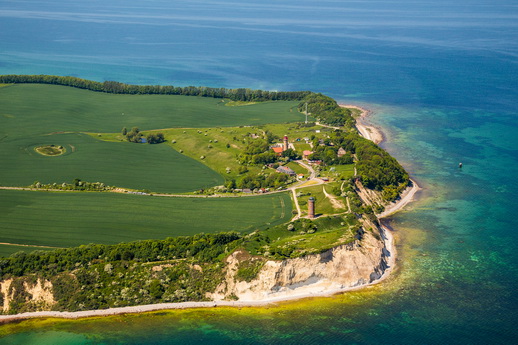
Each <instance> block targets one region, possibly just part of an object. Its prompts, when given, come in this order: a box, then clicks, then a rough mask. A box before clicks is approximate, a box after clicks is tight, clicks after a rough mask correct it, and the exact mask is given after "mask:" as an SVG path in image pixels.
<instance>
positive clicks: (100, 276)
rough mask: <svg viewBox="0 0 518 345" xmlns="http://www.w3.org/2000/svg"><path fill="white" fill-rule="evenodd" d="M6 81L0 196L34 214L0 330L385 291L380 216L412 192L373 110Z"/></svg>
mask: <svg viewBox="0 0 518 345" xmlns="http://www.w3.org/2000/svg"><path fill="white" fill-rule="evenodd" d="M0 83H3V84H2V87H1V88H0V94H2V93H4V95H3V96H5V97H8V98H6V99H10V100H11V102H8V103H9V104H8V105H7V106H6V110H4V113H3V114H2V115H3V117H0V123H1V122H6V124H8V125H9V126H2V128H7V129H8V130H7V131H6V130H4V131H6V132H5V133H0V135H1V136H2V138H3V139H2V140H3V141H4V145H3V148H2V150H4V151H2V152H0V156H2V155H3V156H2V157H3V158H4V156H5V158H6V159H8V158H7V157H8V155H10V156H13V152H17V153H16V154H17V155H18V157H17V159H18V161H19V162H22V165H21V167H20V170H19V171H16V169H13V170H14V171H12V172H8V173H2V174H0V193H2V194H3V195H4V196H5V198H3V199H4V200H6V199H7V198H11V200H12V202H15V203H16V202H17V203H20V205H22V204H27V203H30V204H33V205H35V207H33V208H24V207H21V208H17V210H16V211H14V212H10V213H9V214H7V215H5V216H4V217H5V218H4V219H3V220H4V223H5V224H9V227H10V228H12V229H13V231H12V233H10V232H5V233H3V234H1V235H2V236H3V237H2V238H0V242H3V243H2V244H1V245H0V246H1V248H0V249H2V248H3V249H2V250H3V252H4V253H5V254H4V257H3V258H0V275H1V277H0V306H2V313H3V314H5V315H1V316H0V321H1V320H4V321H10V320H14V319H24V318H30V317H44V316H51V317H69V318H76V317H86V316H94V315H112V314H116V313H133V312H142V311H150V310H157V309H171V308H187V307H207V306H211V307H212V306H219V305H229V306H246V305H264V304H268V303H272V302H276V301H281V300H288V299H294V298H303V297H310V296H311V297H313V296H325V295H330V294H334V293H337V292H341V291H346V290H349V289H356V288H360V287H363V286H366V285H369V284H373V283H377V282H379V281H381V280H382V279H384V278H385V277H386V276H387V274H388V273H389V272H390V270H391V269H393V267H394V265H395V256H396V252H395V247H394V244H393V239H392V236H391V234H390V230H388V229H386V228H385V227H384V226H383V225H382V223H381V222H380V218H382V217H385V216H387V215H389V214H391V213H393V212H396V211H397V210H398V209H400V208H401V207H403V206H404V205H405V204H406V203H408V202H409V201H410V200H411V199H412V198H413V196H414V194H415V192H416V190H417V189H418V186H417V184H415V183H414V182H412V181H411V180H410V179H409V177H408V174H407V173H406V172H405V171H404V169H403V168H402V167H401V166H400V165H399V163H398V162H397V161H396V160H395V159H393V158H392V157H390V155H388V154H387V153H386V152H385V151H384V150H382V149H381V148H380V147H379V146H377V145H376V144H375V143H379V142H380V141H381V140H382V136H381V135H380V133H379V132H378V131H377V130H376V129H375V128H372V127H369V126H367V125H365V123H363V122H362V119H363V117H364V116H366V115H367V111H366V110H364V109H362V108H359V107H355V106H350V105H346V106H339V105H338V104H337V103H336V101H334V100H333V99H331V98H329V97H327V96H324V95H321V94H315V93H312V92H308V91H303V92H268V91H261V90H248V89H234V90H226V89H213V88H201V87H200V88H197V87H189V88H176V87H172V86H170V87H162V86H133V85H126V84H121V83H116V82H105V83H97V82H93V81H86V80H82V79H78V78H72V77H57V76H0ZM85 89H86V90H85ZM92 91H94V92H92ZM28 92H30V93H31V95H32V96H33V97H32V99H33V100H32V102H33V103H32V104H29V105H27V104H26V103H25V102H26V99H25V98H24V95H26V94H27V93H28ZM188 96H189V97H188ZM193 96H195V97H193ZM22 100H23V107H22V106H21V104H22ZM122 109H124V111H123V110H122ZM45 116H52V117H53V120H54V121H53V123H52V124H47V123H44V122H43V121H41V119H42V117H45ZM29 122H30V123H32V125H28V123H29ZM116 128H118V130H117V131H113V130H114V129H116ZM128 128H130V129H128ZM141 128H142V129H141ZM373 141H374V142H373ZM25 143H26V144H25ZM14 147H18V148H21V149H18V151H14ZM42 148H44V149H42ZM9 150H11V151H9ZM41 152H44V154H42V153H41ZM55 152H57V153H55ZM146 156H152V159H151V160H146ZM94 157H95V158H94ZM92 159H94V160H95V162H96V163H95V164H93V165H94V166H93V167H92ZM153 160H158V161H159V162H161V164H159V165H156V164H153V163H154V162H153ZM115 161H116V162H119V163H118V164H115V163H114V162H115ZM128 161H129V162H128ZM23 162H27V164H32V166H34V169H32V170H30V171H22V170H23V167H24V166H23ZM40 166H41V168H40ZM164 166H165V169H164ZM79 174H82V175H80V176H81V177H82V178H80V177H79V176H78V175H79ZM83 176H84V177H83ZM66 178H68V181H69V182H67V181H66ZM29 180H30V181H29ZM95 181H100V182H95ZM92 202H95V203H100V207H99V205H96V207H97V208H92V209H90V208H89V207H92V206H91V205H92ZM49 203H53V205H59V210H58V211H60V212H58V213H53V211H51V209H52V207H51V208H49V207H48V206H44V205H48V204H49ZM0 207H8V205H7V204H5V205H3V204H2V205H0ZM178 208H179V209H181V210H183V211H182V213H181V214H180V213H178V214H176V215H175V216H174V217H173V216H172V214H171V215H170V216H167V215H166V214H165V213H164V212H167V211H166V210H173V209H178ZM101 209H102V210H101ZM128 209H133V210H135V211H133V212H135V214H134V215H133V217H132V215H131V214H130V213H128V211H127V210H128ZM91 210H94V211H93V212H95V210H97V213H95V214H96V219H93V220H92V219H90V218H89V217H88V216H89V212H90V211H91ZM251 210H254V211H251ZM236 213H237V214H236ZM31 217H32V218H31ZM63 217H64V218H65V219H67V220H68V224H70V222H72V223H74V222H77V223H78V226H77V228H78V230H76V229H75V227H73V226H72V227H70V226H69V227H68V228H64V227H62V226H59V225H58V224H59V221H60V219H61V218H63ZM192 217H196V219H197V221H196V222H192ZM38 218H41V223H42V225H38V226H35V225H31V223H30V219H38ZM129 218H131V219H134V221H133V223H132V222H128V219H129ZM138 218H143V219H149V220H150V222H153V224H152V226H149V227H148V224H147V223H145V222H144V223H139V219H138ZM20 219H24V220H25V221H21V220H20ZM83 219H84V220H85V221H86V222H87V224H88V226H91V227H92V229H91V231H89V230H86V229H84V228H82V227H81V226H79V222H81V221H83ZM108 219H109V220H110V221H108ZM105 224H109V227H108V228H106V229H109V232H107V231H95V228H96V227H100V228H102V227H105V226H107V225H105ZM142 224H143V225H142ZM179 224H180V226H178V225H179ZM32 227H34V229H32ZM142 229H146V231H139V230H142ZM148 229H149V230H148ZM198 229H199V230H198ZM229 230H230V231H229ZM20 231H25V232H24V234H25V235H24V236H19V235H18V237H17V235H16V234H15V233H20ZM38 231H39V232H38ZM47 233H50V234H57V235H51V236H45V237H42V235H43V234H47ZM70 234H72V235H70ZM52 236H54V237H52ZM171 236H173V237H171ZM11 248H17V249H18V248H19V249H25V251H23V252H16V253H14V254H12V255H10V256H8V253H9V250H10V249H11ZM31 249H32V250H34V251H31Z"/></svg>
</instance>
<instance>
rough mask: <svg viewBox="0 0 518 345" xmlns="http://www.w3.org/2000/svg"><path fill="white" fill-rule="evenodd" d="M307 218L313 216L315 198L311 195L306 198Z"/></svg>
mask: <svg viewBox="0 0 518 345" xmlns="http://www.w3.org/2000/svg"><path fill="white" fill-rule="evenodd" d="M308 218H309V219H314V218H315V198H313V197H311V198H309V200H308Z"/></svg>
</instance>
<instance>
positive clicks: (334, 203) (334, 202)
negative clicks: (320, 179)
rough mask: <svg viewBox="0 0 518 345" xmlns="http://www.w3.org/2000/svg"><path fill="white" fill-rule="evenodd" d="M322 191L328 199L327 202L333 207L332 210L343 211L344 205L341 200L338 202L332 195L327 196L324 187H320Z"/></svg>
mask: <svg viewBox="0 0 518 345" xmlns="http://www.w3.org/2000/svg"><path fill="white" fill-rule="evenodd" d="M322 191H323V192H324V195H325V196H326V198H328V199H329V201H330V202H331V205H332V206H333V208H335V209H344V208H345V205H344V203H343V202H342V201H341V200H338V199H337V198H336V197H335V196H334V195H332V194H329V193H328V192H327V191H326V187H325V186H322Z"/></svg>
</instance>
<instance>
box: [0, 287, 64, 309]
mask: <svg viewBox="0 0 518 345" xmlns="http://www.w3.org/2000/svg"><path fill="white" fill-rule="evenodd" d="M0 294H1V295H0V297H1V298H2V311H3V312H4V313H8V312H9V310H10V309H11V304H12V303H15V304H19V305H23V307H22V310H23V311H36V310H49V309H50V308H52V306H53V305H54V304H55V303H56V302H55V301H54V295H53V292H52V283H51V282H50V281H48V280H42V279H37V280H36V282H29V281H27V280H26V279H24V278H16V279H7V280H4V281H2V282H0Z"/></svg>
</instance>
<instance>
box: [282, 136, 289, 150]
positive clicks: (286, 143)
mask: <svg viewBox="0 0 518 345" xmlns="http://www.w3.org/2000/svg"><path fill="white" fill-rule="evenodd" d="M288 147H289V146H288V136H287V135H285V136H284V139H283V140H282V150H283V151H286V150H287V149H288Z"/></svg>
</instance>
